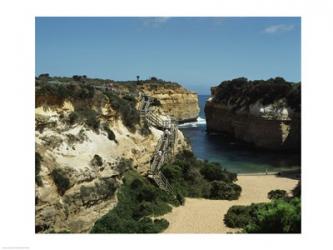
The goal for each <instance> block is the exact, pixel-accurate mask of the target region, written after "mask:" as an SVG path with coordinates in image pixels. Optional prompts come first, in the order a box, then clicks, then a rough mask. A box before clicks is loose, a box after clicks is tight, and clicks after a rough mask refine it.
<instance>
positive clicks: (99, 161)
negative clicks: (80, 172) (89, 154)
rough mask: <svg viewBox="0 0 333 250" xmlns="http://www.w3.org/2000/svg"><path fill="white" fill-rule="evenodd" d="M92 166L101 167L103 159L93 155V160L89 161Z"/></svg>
mask: <svg viewBox="0 0 333 250" xmlns="http://www.w3.org/2000/svg"><path fill="white" fill-rule="evenodd" d="M91 165H92V166H98V167H101V166H102V165H103V159H102V157H100V156H99V155H97V154H96V155H94V157H93V159H92V160H91Z"/></svg>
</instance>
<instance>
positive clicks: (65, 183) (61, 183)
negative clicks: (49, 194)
mask: <svg viewBox="0 0 333 250" xmlns="http://www.w3.org/2000/svg"><path fill="white" fill-rule="evenodd" d="M51 176H52V178H53V181H54V183H55V184H56V186H57V189H58V193H59V194H60V195H63V194H64V193H65V192H66V190H67V189H69V187H70V182H69V179H68V178H67V176H66V173H65V172H64V171H63V170H62V169H59V168H56V169H54V170H53V171H52V172H51Z"/></svg>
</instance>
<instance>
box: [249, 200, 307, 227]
mask: <svg viewBox="0 0 333 250" xmlns="http://www.w3.org/2000/svg"><path fill="white" fill-rule="evenodd" d="M244 230H245V232H247V233H300V232H301V201H300V199H299V198H294V199H292V200H290V201H285V200H282V199H278V200H273V201H272V202H271V203H267V204H265V205H263V206H260V207H258V209H257V210H256V213H255V216H254V218H253V220H252V222H251V223H250V224H248V225H247V226H246V227H245V228H244Z"/></svg>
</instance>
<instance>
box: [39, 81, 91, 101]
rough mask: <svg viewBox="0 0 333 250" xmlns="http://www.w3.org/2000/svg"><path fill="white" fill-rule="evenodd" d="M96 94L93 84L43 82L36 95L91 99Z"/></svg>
mask: <svg viewBox="0 0 333 250" xmlns="http://www.w3.org/2000/svg"><path fill="white" fill-rule="evenodd" d="M37 83H38V82H37ZM37 83H36V84H37ZM94 94H95V89H94V88H93V87H92V86H90V85H84V84H78V83H70V84H61V83H60V84H41V85H40V86H39V88H36V96H56V97H58V98H61V99H66V98H69V99H91V98H93V97H94Z"/></svg>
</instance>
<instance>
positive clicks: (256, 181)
mask: <svg viewBox="0 0 333 250" xmlns="http://www.w3.org/2000/svg"><path fill="white" fill-rule="evenodd" d="M297 182H298V181H297V180H294V179H289V178H284V177H276V176H274V175H267V176H239V177H238V181H237V183H238V184H239V185H240V186H241V187H242V193H241V196H240V198H239V199H238V200H236V201H222V200H206V199H192V198H187V199H186V201H185V206H180V207H176V208H173V210H172V212H171V213H168V214H166V215H164V216H163V218H165V219H167V220H168V221H169V222H170V225H169V227H168V228H167V230H166V231H165V233H227V232H235V231H237V230H235V229H232V228H228V227H227V226H225V225H224V223H223V217H224V215H225V214H226V212H227V211H228V209H229V207H231V206H233V205H249V204H251V203H257V202H264V201H268V199H267V193H268V192H269V191H271V190H273V189H283V190H286V191H291V190H292V189H293V188H294V187H295V186H296V184H297Z"/></svg>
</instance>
